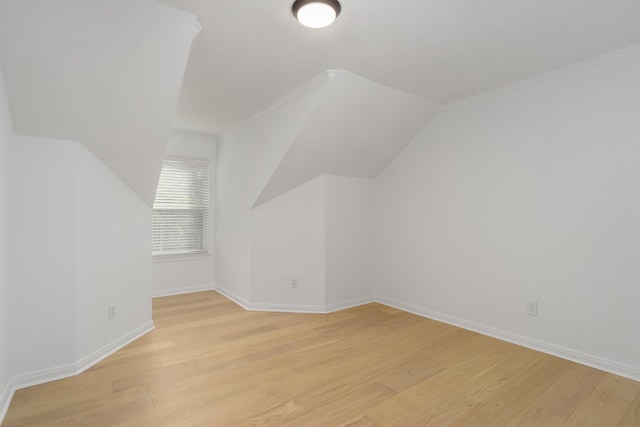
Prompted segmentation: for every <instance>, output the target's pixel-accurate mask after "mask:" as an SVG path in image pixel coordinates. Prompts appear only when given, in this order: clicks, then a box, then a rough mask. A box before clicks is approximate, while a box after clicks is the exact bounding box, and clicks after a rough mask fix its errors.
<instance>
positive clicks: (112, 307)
mask: <svg viewBox="0 0 640 427" xmlns="http://www.w3.org/2000/svg"><path fill="white" fill-rule="evenodd" d="M114 317H116V306H115V305H113V304H109V319H113V318H114Z"/></svg>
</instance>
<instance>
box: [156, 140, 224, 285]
mask: <svg viewBox="0 0 640 427" xmlns="http://www.w3.org/2000/svg"><path fill="white" fill-rule="evenodd" d="M166 155H167V156H175V157H185V158H196V159H207V160H208V161H209V205H210V208H211V209H210V211H209V254H208V255H206V256H196V257H189V258H188V259H187V258H180V257H177V258H163V259H156V260H154V262H153V268H152V272H153V280H152V283H153V295H154V296H162V295H172V294H178V293H185V292H193V291H201V290H206V289H213V288H214V287H215V285H214V284H215V256H214V249H215V241H216V240H215V214H216V210H215V203H216V144H215V140H214V139H213V138H212V137H206V136H200V135H193V134H188V133H183V132H172V133H171V135H170V136H169V142H168V144H167V151H166Z"/></svg>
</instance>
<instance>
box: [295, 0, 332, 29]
mask: <svg viewBox="0 0 640 427" xmlns="http://www.w3.org/2000/svg"><path fill="white" fill-rule="evenodd" d="M292 10H293V15H294V16H295V17H296V19H297V20H298V21H300V23H301V24H302V25H304V26H305V27H309V28H323V27H326V26H328V25H331V24H332V23H333V21H335V20H336V17H337V16H338V14H339V13H340V3H338V2H337V1H335V0H315V1H314V0H311V1H310V0H296V1H295V2H294V3H293V6H292Z"/></svg>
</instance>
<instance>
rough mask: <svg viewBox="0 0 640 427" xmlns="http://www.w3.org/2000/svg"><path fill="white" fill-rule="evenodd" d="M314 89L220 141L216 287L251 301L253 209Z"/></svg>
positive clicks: (303, 117)
mask: <svg viewBox="0 0 640 427" xmlns="http://www.w3.org/2000/svg"><path fill="white" fill-rule="evenodd" d="M322 87H323V85H318V86H316V87H312V88H310V89H309V90H306V91H303V92H301V93H300V94H298V95H297V96H295V97H293V98H291V99H288V100H287V101H286V102H282V103H280V104H278V105H277V106H275V107H274V108H273V109H271V110H269V111H266V112H265V113H263V114H261V115H259V116H257V117H255V118H254V119H252V120H250V121H249V122H247V123H245V124H244V125H243V126H241V127H240V128H239V129H237V130H236V131H235V132H234V133H233V134H231V135H227V136H225V137H223V138H222V141H221V143H220V145H219V151H218V163H217V176H218V182H217V190H216V191H217V200H216V253H215V258H216V261H215V262H216V287H217V289H219V290H220V291H222V292H226V293H227V294H228V295H231V296H233V297H234V298H235V299H236V300H238V301H245V302H248V301H249V299H250V270H251V267H250V245H251V239H250V226H251V218H250V211H251V207H252V206H253V204H254V203H255V201H256V199H257V197H258V195H259V194H260V192H261V191H262V189H263V187H264V186H265V185H266V183H267V181H268V180H269V178H270V177H271V175H272V174H273V171H274V170H275V169H276V167H277V165H278V163H279V162H280V160H281V159H282V157H283V156H284V154H285V152H286V150H287V149H288V148H289V146H290V145H291V143H292V142H293V139H294V138H295V136H296V135H297V133H298V131H299V130H300V127H301V126H302V125H303V124H304V122H305V120H306V118H307V117H308V116H309V114H310V113H311V111H312V110H313V108H314V106H315V105H316V103H317V102H318V98H319V95H320V93H321V90H322Z"/></svg>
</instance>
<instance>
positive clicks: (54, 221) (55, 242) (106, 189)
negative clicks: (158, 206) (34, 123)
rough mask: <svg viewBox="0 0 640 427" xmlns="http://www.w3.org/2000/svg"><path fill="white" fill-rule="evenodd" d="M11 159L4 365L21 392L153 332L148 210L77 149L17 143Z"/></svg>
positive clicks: (45, 142)
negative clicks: (111, 311)
mask: <svg viewBox="0 0 640 427" xmlns="http://www.w3.org/2000/svg"><path fill="white" fill-rule="evenodd" d="M11 161H12V163H11V177H12V184H11V236H10V239H11V254H10V263H11V271H10V279H11V287H10V295H9V296H10V301H11V308H10V315H11V318H10V321H11V334H10V335H11V346H10V348H11V355H10V356H11V358H10V363H11V374H12V377H13V378H14V385H15V386H16V387H23V386H25V385H30V384H33V383H39V382H43V381H49V380H51V379H55V378H57V377H64V376H69V375H73V374H75V373H77V372H78V371H80V370H82V369H84V368H86V367H88V366H90V365H91V363H94V362H96V361H97V360H99V359H100V358H101V357H104V356H106V355H108V354H109V352H110V351H113V350H115V349H117V348H118V347H119V346H121V345H123V344H125V343H126V342H127V341H128V340H130V339H133V338H135V337H137V336H138V335H140V334H141V333H144V332H146V331H148V330H149V328H151V327H152V322H151V303H150V301H151V210H150V208H149V207H148V206H146V204H145V203H144V202H143V201H142V200H141V199H140V198H139V197H137V196H136V195H135V193H134V192H133V191H132V190H131V189H130V188H129V187H128V186H126V185H125V184H124V183H123V182H122V181H121V180H120V179H119V178H118V177H117V176H116V175H115V174H114V173H113V172H112V171H111V170H110V169H108V168H107V167H106V166H105V165H104V164H103V163H102V162H100V161H99V160H97V159H96V158H95V157H94V156H93V154H91V153H90V152H89V151H88V150H87V149H85V148H84V147H83V146H81V145H80V144H77V143H75V142H69V141H60V140H52V139H44V138H33V137H16V140H15V144H14V146H13V151H12V157H11ZM109 304H116V317H115V318H114V319H112V320H109V319H108V316H107V308H108V305H109Z"/></svg>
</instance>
